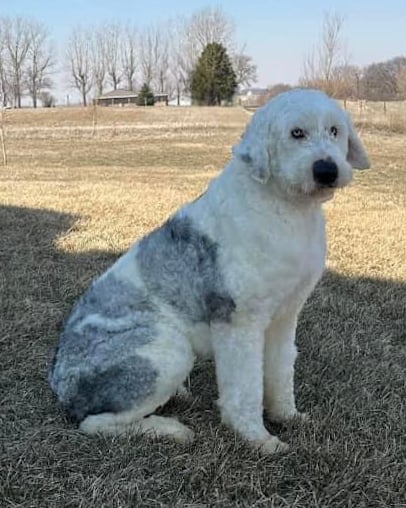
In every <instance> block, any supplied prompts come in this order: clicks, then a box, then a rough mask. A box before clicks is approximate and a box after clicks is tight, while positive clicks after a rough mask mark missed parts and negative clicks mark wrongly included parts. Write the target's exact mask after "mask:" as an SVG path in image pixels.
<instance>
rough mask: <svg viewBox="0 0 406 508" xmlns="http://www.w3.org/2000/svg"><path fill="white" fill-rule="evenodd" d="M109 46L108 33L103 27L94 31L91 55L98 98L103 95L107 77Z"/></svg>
mask: <svg viewBox="0 0 406 508" xmlns="http://www.w3.org/2000/svg"><path fill="white" fill-rule="evenodd" d="M107 44H108V40H107V38H106V33H105V31H104V28H103V27H96V28H95V29H93V30H92V37H91V55H92V71H93V82H94V85H95V88H96V97H99V96H100V95H102V94H103V90H104V85H105V82H106V77H107V49H106V47H107Z"/></svg>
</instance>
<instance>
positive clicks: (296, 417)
mask: <svg viewBox="0 0 406 508" xmlns="http://www.w3.org/2000/svg"><path fill="white" fill-rule="evenodd" d="M267 416H268V418H269V420H270V421H271V422H274V423H286V422H289V421H297V422H300V423H301V422H303V423H306V422H309V421H310V416H309V415H308V414H307V413H301V412H300V411H291V412H278V413H276V412H273V411H268V412H267Z"/></svg>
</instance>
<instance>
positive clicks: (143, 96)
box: [137, 83, 155, 106]
mask: <svg viewBox="0 0 406 508" xmlns="http://www.w3.org/2000/svg"><path fill="white" fill-rule="evenodd" d="M154 103H155V99H154V94H153V93H152V90H151V89H150V87H149V86H148V84H147V83H144V84H143V85H142V88H141V90H140V93H139V94H138V97H137V105H138V106H153V105H154Z"/></svg>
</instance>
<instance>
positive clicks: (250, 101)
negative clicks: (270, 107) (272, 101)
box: [235, 88, 269, 107]
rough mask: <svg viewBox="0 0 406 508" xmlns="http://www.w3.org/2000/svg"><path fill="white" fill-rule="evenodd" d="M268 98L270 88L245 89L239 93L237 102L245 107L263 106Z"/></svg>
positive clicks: (236, 97)
mask: <svg viewBox="0 0 406 508" xmlns="http://www.w3.org/2000/svg"><path fill="white" fill-rule="evenodd" d="M268 96H269V90H268V88H243V89H241V90H239V91H238V92H237V94H236V96H235V102H236V103H237V104H240V105H241V106H245V107H256V106H262V105H263V104H264V103H265V102H266V100H267V98H268Z"/></svg>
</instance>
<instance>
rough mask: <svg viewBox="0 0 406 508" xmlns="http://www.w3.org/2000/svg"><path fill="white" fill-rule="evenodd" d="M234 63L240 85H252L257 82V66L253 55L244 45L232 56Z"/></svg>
mask: <svg viewBox="0 0 406 508" xmlns="http://www.w3.org/2000/svg"><path fill="white" fill-rule="evenodd" d="M232 64H233V69H234V72H235V75H236V78H237V84H238V86H250V85H251V84H252V83H255V81H256V80H257V66H256V65H255V64H254V62H253V60H252V57H250V56H248V55H247V54H246V53H245V48H244V47H243V48H242V49H241V50H240V51H239V52H238V53H236V54H235V55H233V56H232Z"/></svg>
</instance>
